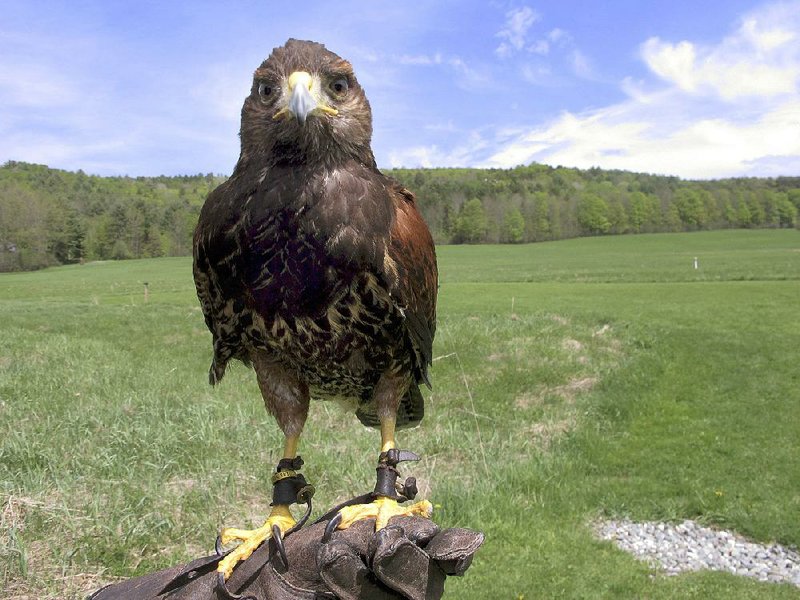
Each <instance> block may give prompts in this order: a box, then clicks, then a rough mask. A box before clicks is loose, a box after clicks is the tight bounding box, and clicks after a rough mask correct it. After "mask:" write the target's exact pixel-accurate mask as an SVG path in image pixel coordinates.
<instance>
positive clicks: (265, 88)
mask: <svg viewBox="0 0 800 600" xmlns="http://www.w3.org/2000/svg"><path fill="white" fill-rule="evenodd" d="M270 94H272V86H271V85H270V84H268V83H265V82H263V81H262V82H261V83H259V84H258V95H259V96H261V97H262V98H267V97H269V95H270Z"/></svg>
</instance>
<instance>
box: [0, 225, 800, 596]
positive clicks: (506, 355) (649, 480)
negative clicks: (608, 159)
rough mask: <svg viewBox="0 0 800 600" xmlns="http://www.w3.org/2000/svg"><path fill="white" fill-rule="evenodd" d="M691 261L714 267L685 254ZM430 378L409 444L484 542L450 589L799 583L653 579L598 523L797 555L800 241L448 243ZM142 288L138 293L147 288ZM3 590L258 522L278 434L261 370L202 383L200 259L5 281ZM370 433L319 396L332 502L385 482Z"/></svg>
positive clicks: (167, 555) (79, 581)
mask: <svg viewBox="0 0 800 600" xmlns="http://www.w3.org/2000/svg"><path fill="white" fill-rule="evenodd" d="M695 256H697V257H698V259H699V262H700V268H699V269H697V270H695V269H693V268H692V259H693V258H694V257H695ZM439 257H440V269H441V273H442V275H441V282H442V286H441V290H440V303H439V329H438V332H437V339H436V346H435V349H434V350H435V351H434V354H435V356H436V361H435V363H434V368H433V372H432V373H433V379H434V391H433V392H432V393H430V394H429V395H428V410H427V415H426V418H425V421H424V422H423V425H422V426H421V427H420V428H418V429H416V430H412V431H409V432H404V433H402V434H401V437H400V438H399V439H400V443H401V445H402V446H403V447H407V448H410V449H414V450H415V451H418V452H421V453H422V454H423V455H424V459H423V461H422V462H421V463H419V464H418V465H416V466H414V467H412V468H411V469H406V470H407V471H409V472H410V471H411V470H413V472H414V474H415V475H417V476H418V479H419V480H420V483H421V490H422V493H423V495H424V496H425V497H427V498H429V499H431V500H432V501H433V502H434V503H435V504H436V505H440V507H439V508H437V510H436V512H435V517H434V518H435V520H436V521H437V522H438V523H440V524H442V525H444V526H456V525H458V526H467V527H472V528H476V529H481V530H482V531H484V532H485V533H486V535H487V539H486V543H485V545H484V547H483V548H482V549H481V550H480V552H479V554H478V555H477V557H476V560H475V562H474V564H473V566H472V568H471V569H470V571H469V572H468V573H467V575H466V576H465V577H464V578H463V579H453V580H451V581H449V582H448V584H447V590H448V595H449V597H452V598H468V599H469V598H475V599H479V598H487V597H492V598H509V599H518V598H519V597H521V596H524V597H525V598H537V597H543V598H551V597H568V598H602V597H607V598H676V597H680V598H723V597H724V598H794V597H797V595H798V591H797V589H796V588H793V587H790V586H787V585H782V586H781V585H773V584H763V583H757V582H754V581H750V580H746V579H743V578H737V577H733V576H728V575H724V574H719V573H697V574H692V575H683V576H679V577H670V578H668V577H664V576H660V575H658V576H656V577H654V578H653V577H651V572H650V570H649V569H648V568H647V567H646V566H645V565H644V564H642V563H639V562H637V561H635V560H633V559H632V558H630V557H629V556H628V555H626V554H624V553H622V552H620V551H618V550H616V549H615V548H614V547H613V546H612V545H610V544H609V543H606V542H599V541H596V540H595V539H594V538H593V537H592V535H591V523H592V521H593V520H595V519H597V518H600V517H603V516H612V515H613V516H626V517H630V518H633V519H638V520H643V519H667V520H672V519H683V518H687V517H689V518H695V519H698V520H700V521H702V522H704V523H708V524H712V525H717V526H721V527H726V528H731V529H734V530H736V531H738V532H740V533H742V534H745V535H748V536H750V537H752V538H754V539H756V540H760V541H773V540H777V541H780V542H783V543H787V544H795V545H798V544H800V519H798V515H800V494H798V490H800V453H798V440H800V370H799V369H798V363H799V362H800V360H799V359H800V356H799V355H800V351H798V349H800V320H798V318H797V315H798V308H800V235H798V233H797V232H794V231H727V232H710V233H694V234H674V235H648V236H624V237H609V238H592V239H579V240H569V241H560V242H553V243H546V244H536V245H525V246H475V247H442V248H440V249H439ZM145 281H147V282H148V283H149V287H150V298H149V301H148V302H147V303H144V301H143V294H142V292H143V282H145ZM0 340H2V342H0V494H2V498H0V500H1V501H2V506H3V509H2V511H3V512H2V517H1V518H2V523H0V586H2V589H4V590H5V593H6V594H7V595H8V597H15V596H24V595H25V594H28V595H36V596H37V597H41V598H65V597H66V598H79V597H82V596H81V591H84V592H85V591H86V590H89V589H91V588H92V587H97V586H98V585H99V584H100V583H101V582H105V581H111V580H113V579H114V578H115V577H125V576H131V575H135V574H140V573H144V572H147V571H149V570H153V569H156V568H161V567H164V566H167V565H170V564H174V563H176V562H180V561H184V560H186V559H188V558H190V557H194V556H199V555H200V554H204V553H206V552H207V551H208V550H209V549H210V547H211V544H212V543H213V538H214V536H215V535H216V530H217V528H218V527H219V526H220V525H222V524H237V525H238V524H244V523H248V522H249V523H251V524H254V525H255V524H260V523H258V521H259V519H263V517H264V515H265V514H266V512H267V510H268V504H269V501H270V486H269V483H268V481H269V472H270V470H271V469H272V467H273V465H274V463H275V462H276V460H277V457H278V454H279V452H280V448H281V444H282V437H281V434H280V432H279V431H278V428H277V426H276V425H275V423H274V422H273V421H272V419H271V418H270V417H269V416H268V415H267V414H266V411H265V410H264V408H263V404H262V402H261V400H260V396H259V393H258V389H257V386H256V384H255V380H254V379H255V378H254V377H253V374H252V373H251V372H249V371H248V370H246V369H245V368H243V367H238V368H236V367H235V368H233V369H232V372H231V373H230V374H229V376H228V377H226V379H225V381H224V383H223V385H222V386H220V387H219V389H211V388H209V386H208V385H207V384H206V369H207V366H208V362H209V359H210V354H211V352H210V334H208V332H207V331H206V329H205V326H204V324H203V320H202V315H201V314H200V312H199V309H198V308H197V301H196V299H195V297H194V291H193V286H192V282H191V273H190V261H189V260H188V259H160V260H149V261H128V262H119V263H111V262H109V263H95V264H88V265H83V266H72V267H62V268H58V269H50V270H47V271H42V272H37V273H26V274H7V275H3V276H0ZM376 450H377V434H376V433H375V432H373V431H370V430H366V429H363V428H362V427H361V426H360V425H358V423H357V421H356V419H355V418H354V417H353V416H352V415H346V414H342V413H340V411H339V410H338V407H337V406H335V405H327V404H321V403H316V404H314V405H312V410H311V416H310V418H309V423H308V425H307V428H306V433H305V434H304V437H303V440H302V442H301V452H302V454H303V456H304V458H305V460H306V467H305V468H304V472H305V474H306V476H307V477H308V478H309V480H310V481H312V482H313V483H314V484H315V485H316V486H317V489H318V492H317V496H316V498H315V499H316V500H317V501H318V503H319V504H318V506H320V507H324V506H329V505H331V504H333V503H334V502H335V501H337V500H340V499H343V498H344V497H346V496H348V495H352V494H355V493H361V492H363V491H365V490H367V489H369V488H371V487H372V484H373V482H372V479H373V478H374V470H373V461H374V459H375V454H376Z"/></svg>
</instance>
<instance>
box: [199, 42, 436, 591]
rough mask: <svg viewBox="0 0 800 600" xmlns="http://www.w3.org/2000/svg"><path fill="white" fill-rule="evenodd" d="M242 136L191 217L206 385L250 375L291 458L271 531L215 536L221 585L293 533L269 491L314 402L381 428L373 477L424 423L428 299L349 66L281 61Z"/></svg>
mask: <svg viewBox="0 0 800 600" xmlns="http://www.w3.org/2000/svg"><path fill="white" fill-rule="evenodd" d="M240 137H241V155H240V157H239V161H238V162H237V164H236V167H235V169H234V172H233V174H232V175H231V177H230V178H229V179H228V180H227V181H226V182H225V183H223V184H222V185H220V186H219V187H218V188H216V189H215V190H214V191H213V192H211V194H210V195H209V197H208V199H207V200H206V202H205V205H204V206H203V209H202V211H201V213H200V219H199V222H198V224H197V228H196V230H195V234H194V268H193V271H194V279H195V284H196V287H197V295H198V298H199V299H200V303H201V306H202V310H203V313H204V316H205V321H206V324H207V325H208V328H209V329H210V330H211V333H212V335H213V348H214V356H213V361H212V364H211V368H210V370H209V379H210V382H211V383H212V384H216V383H218V382H219V381H220V380H221V379H222V377H223V375H224V374H225V368H226V365H227V364H228V362H229V361H231V360H232V359H238V360H240V361H242V362H244V363H245V364H248V365H252V367H253V369H254V370H255V373H256V377H257V379H258V384H259V387H260V390H261V394H262V396H263V398H264V402H265V404H266V407H267V410H268V411H269V412H270V413H271V414H272V415H273V416H274V417H275V419H276V420H277V422H278V425H279V426H280V428H281V430H282V431H283V433H284V435H285V445H284V451H283V460H281V461H280V463H279V464H278V467H277V470H276V472H275V474H274V475H273V486H274V487H273V506H272V509H271V512H270V515H269V517H268V518H267V522H266V523H265V524H264V526H263V527H261V528H258V529H255V530H252V531H245V530H238V529H225V530H223V532H222V534H221V537H222V540H223V542H226V543H227V542H229V541H239V542H241V543H240V544H239V546H238V547H237V548H236V549H235V550H234V551H233V552H232V553H231V554H229V555H228V556H227V557H226V558H225V560H223V561H222V562H221V563H220V566H219V571H220V572H221V573H223V576H224V577H227V576H229V575H230V573H231V572H232V570H233V568H234V566H235V565H236V563H237V562H238V561H240V560H244V559H246V558H247V557H248V556H249V555H250V553H251V552H252V551H253V550H254V549H255V548H256V547H257V546H258V545H259V544H261V543H262V542H263V541H264V540H265V539H267V538H268V537H269V536H270V532H271V530H272V528H273V526H274V525H276V524H277V525H278V527H279V529H280V530H281V532H284V531H286V530H287V529H289V528H290V527H292V526H293V525H294V523H295V520H294V518H293V517H292V514H291V512H290V511H289V505H290V504H291V503H292V502H294V500H293V499H292V498H287V495H286V493H285V492H286V490H285V489H284V488H281V491H280V493H279V488H280V486H281V485H283V484H282V483H281V481H283V480H284V479H286V478H292V477H294V478H296V477H297V476H298V475H297V470H298V469H299V467H300V466H302V461H301V460H300V459H299V457H298V455H297V446H298V440H299V438H300V434H301V432H302V430H303V425H304V423H305V421H306V416H307V414H308V410H309V400H310V398H314V399H320V400H328V399H337V400H343V399H344V400H348V401H349V402H350V405H351V406H352V407H353V408H354V409H355V414H356V416H357V417H358V419H359V420H360V421H361V423H363V424H364V425H367V426H371V427H378V428H380V432H381V454H380V458H379V467H380V466H381V462H380V461H383V466H386V460H387V458H386V456H387V454H391V452H395V454H394V456H395V458H396V457H397V454H396V453H397V452H399V450H398V449H396V448H395V429H396V428H399V427H404V426H410V425H415V424H417V423H418V422H419V421H420V420H421V419H422V416H423V398H422V395H421V393H420V390H419V386H420V384H422V383H426V384H428V367H429V365H430V364H431V352H432V344H433V337H434V332H435V321H436V294H437V287H438V285H437V277H438V275H437V266H436V255H435V250H434V245H433V240H432V238H431V235H430V232H429V230H428V228H427V226H426V225H425V222H424V221H423V219H422V217H421V215H420V213H419V210H418V208H417V205H416V201H415V197H414V195H413V194H412V193H411V192H410V191H409V190H407V189H405V188H404V187H403V186H402V185H401V184H399V183H398V182H397V181H395V180H393V179H391V178H389V177H387V176H385V175H383V174H382V173H381V172H380V171H379V170H378V168H377V166H376V163H375V158H374V156H373V153H372V149H371V147H370V141H371V137H372V113H371V110H370V105H369V102H368V101H367V98H366V96H365V94H364V90H363V89H362V87H361V86H360V85H359V83H358V80H357V79H356V76H355V74H354V73H353V68H352V66H351V64H350V63H349V62H347V61H346V60H343V59H342V58H340V57H339V56H337V55H336V54H334V53H333V52H331V51H329V50H327V49H326V48H325V46H323V45H322V44H318V43H315V42H308V41H299V40H294V39H290V40H289V41H288V42H287V43H286V44H285V45H284V46H281V47H278V48H275V49H274V50H273V51H272V53H271V54H270V56H269V58H267V60H265V61H264V62H263V63H262V64H261V66H260V67H258V69H256V71H255V74H254V77H253V85H252V88H251V91H250V95H249V96H248V97H247V98H246V99H245V102H244V106H243V108H242V122H241V130H240ZM395 465H396V462H395V463H390V465H389V466H390V468H391V467H394V466H395ZM379 472H380V471H379ZM304 481H305V480H304V479H303V482H304ZM384 488H385V486H384ZM377 490H378V487H377V486H376V491H377ZM412 495H413V494H412ZM401 499H402V497H401ZM431 510H432V507H431V504H430V503H429V502H427V501H423V502H418V503H416V504H414V505H413V506H411V507H406V508H404V507H402V506H400V505H399V504H398V502H397V496H395V495H394V494H393V493H392V492H389V491H386V492H385V493H380V494H376V499H375V500H374V502H373V503H366V504H364V505H361V506H355V507H349V508H347V509H345V512H344V519H343V521H342V523H341V524H340V528H341V527H346V526H348V524H350V523H352V522H354V521H355V520H358V519H363V518H376V527H377V528H380V527H382V526H384V525H385V524H386V522H387V521H388V519H389V518H391V517H392V516H395V515H399V514H417V515H425V516H430V512H431Z"/></svg>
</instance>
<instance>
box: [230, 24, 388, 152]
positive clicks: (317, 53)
mask: <svg viewBox="0 0 800 600" xmlns="http://www.w3.org/2000/svg"><path fill="white" fill-rule="evenodd" d="M371 137H372V112H371V111H370V107H369V102H368V101H367V98H366V96H365V95H364V90H363V89H362V88H361V86H360V85H359V84H358V80H356V77H355V74H354V73H353V67H352V66H351V65H350V63H349V62H347V61H346V60H344V59H342V58H341V57H339V56H337V55H336V54H334V53H333V52H331V51H330V50H327V49H326V48H325V46H323V45H322V44H318V43H316V42H306V41H300V40H294V39H290V40H289V41H288V42H286V44H285V45H283V46H281V47H279V48H275V49H274V50H273V51H272V54H270V56H269V58H267V60H265V61H264V62H263V63H261V66H260V67H259V68H258V69H256V72H255V74H254V76H253V87H252V89H251V90H250V95H249V96H248V97H247V99H246V100H245V101H244V107H243V108H242V128H241V138H242V157H243V158H245V157H247V158H256V157H257V159H258V160H259V162H262V161H263V162H266V163H272V164H278V163H289V164H293V163H294V164H301V163H314V162H323V163H335V162H337V161H338V160H341V159H346V158H356V159H358V160H360V161H362V162H364V163H366V164H374V162H375V159H374V158H373V155H372V150H371V149H370V139H371Z"/></svg>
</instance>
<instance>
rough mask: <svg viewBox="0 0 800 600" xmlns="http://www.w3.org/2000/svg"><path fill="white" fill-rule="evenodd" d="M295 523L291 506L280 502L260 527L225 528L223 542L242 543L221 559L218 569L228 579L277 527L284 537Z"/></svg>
mask: <svg viewBox="0 0 800 600" xmlns="http://www.w3.org/2000/svg"><path fill="white" fill-rule="evenodd" d="M294 525H295V520H294V517H292V513H291V512H289V507H288V506H286V505H283V504H278V505H275V506H273V507H272V512H270V515H269V517H268V518H267V522H266V523H264V525H263V526H262V527H259V528H258V529H253V530H246V529H234V528H231V527H228V528H226V529H223V530H222V532H221V533H220V536H219V538H220V542H221V543H222V544H228V543H230V542H233V541H240V542H241V543H240V544H239V545H238V546H237V547H236V548H234V549H233V550H231V552H230V553H229V554H227V555H226V556H225V558H223V559H222V560H221V561H219V564H218V565H217V571H218V572H219V573H220V574H222V576H223V577H224V579H226V580H227V579H228V578H229V577H230V576H231V574H232V573H233V569H234V567H236V565H237V564H238V563H240V562H241V561H244V560H247V559H248V558H249V557H250V555H251V554H252V553H253V552H255V550H256V548H258V547H259V546H260V545H261V544H262V543H264V541H266V540H268V539H269V538H270V537H272V536H273V535H274V532H275V530H276V529H277V530H278V532H280V537H283V535H284V533H285V532H286V531H288V530H289V529H291V528H292V527H293V526H294ZM284 555H285V552H284Z"/></svg>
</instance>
